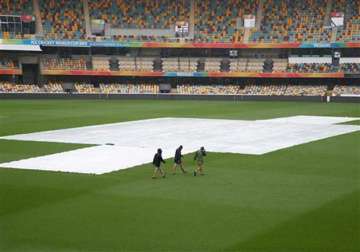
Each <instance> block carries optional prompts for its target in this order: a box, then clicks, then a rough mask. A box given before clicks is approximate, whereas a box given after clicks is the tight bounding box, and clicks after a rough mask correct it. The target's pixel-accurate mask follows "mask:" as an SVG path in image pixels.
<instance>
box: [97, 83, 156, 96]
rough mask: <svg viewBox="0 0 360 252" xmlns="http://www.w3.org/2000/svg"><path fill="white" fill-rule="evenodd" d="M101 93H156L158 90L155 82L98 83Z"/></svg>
mask: <svg viewBox="0 0 360 252" xmlns="http://www.w3.org/2000/svg"><path fill="white" fill-rule="evenodd" d="M100 92H101V93H103V94H157V93H159V92H160V89H159V85H157V84H100Z"/></svg>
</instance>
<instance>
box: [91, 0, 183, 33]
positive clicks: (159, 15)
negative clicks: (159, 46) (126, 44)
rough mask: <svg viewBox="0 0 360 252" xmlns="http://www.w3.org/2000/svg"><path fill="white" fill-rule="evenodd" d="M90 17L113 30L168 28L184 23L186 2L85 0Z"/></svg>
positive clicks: (167, 0)
mask: <svg viewBox="0 0 360 252" xmlns="http://www.w3.org/2000/svg"><path fill="white" fill-rule="evenodd" d="M88 2H89V9H90V17H91V18H92V19H102V20H104V21H105V22H106V23H107V24H110V25H111V26H113V27H121V28H133V29H134V28H135V29H144V28H147V29H170V28H173V27H174V25H175V23H176V21H185V20H186V21H188V20H189V12H190V0H178V1H169V0H160V1H148V0H100V1H99V0H88Z"/></svg>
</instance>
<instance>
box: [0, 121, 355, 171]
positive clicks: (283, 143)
mask: <svg viewBox="0 0 360 252" xmlns="http://www.w3.org/2000/svg"><path fill="white" fill-rule="evenodd" d="M357 119H359V118H349V117H317V116H294V117H284V118H275V119H270V120H257V121H238V120H216V119H196V118H159V119H150V120H143V121H133V122H124V123H117V124H107V125H96V126H88V127H80V128H72V129H62V130H55V131H45V132H37V133H30V134H21V135H14V136H5V137H1V138H0V139H8V140H21V141H42V142H61V143H77V144H91V145H96V146H95V147H88V148H83V149H79V150H74V151H69V152H63V153H58V154H52V155H47V156H42V157H35V158H29V159H24V160H18V161H13V162H9V163H2V164H0V167H8V168H20V169H33V170H37V169H40V170H50V171H63V172H76V173H92V174H103V173H108V172H112V171H116V170H121V169H126V168H131V167H134V166H139V165H142V164H146V163H150V162H151V161H152V157H153V154H154V153H155V149H156V147H161V148H162V149H163V151H164V153H163V156H164V157H165V158H171V157H172V156H173V152H174V150H175V149H176V148H177V147H178V146H179V145H180V144H182V145H184V150H183V153H184V154H187V153H191V152H194V151H196V150H197V149H198V148H199V147H200V146H206V149H207V150H208V151H211V152H217V153H239V154H256V155H261V154H265V153H268V152H272V151H276V150H280V149H283V148H288V147H291V146H294V145H299V144H304V143H308V142H311V141H316V140H320V139H324V138H327V137H332V136H337V135H341V134H346V133H351V132H356V131H359V130H360V126H353V125H337V124H338V123H344V122H348V121H354V120H357ZM148 129H151V134H149V130H148Z"/></svg>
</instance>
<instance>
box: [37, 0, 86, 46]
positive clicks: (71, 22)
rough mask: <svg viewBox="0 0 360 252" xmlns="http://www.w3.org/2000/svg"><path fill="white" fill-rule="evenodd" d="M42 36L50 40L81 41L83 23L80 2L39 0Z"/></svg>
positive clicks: (83, 29) (83, 30) (83, 34)
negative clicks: (42, 28)
mask: <svg viewBox="0 0 360 252" xmlns="http://www.w3.org/2000/svg"><path fill="white" fill-rule="evenodd" d="M39 4H40V11H41V19H42V22H43V27H44V33H45V34H44V35H45V37H46V38H51V39H83V38H84V37H85V23H84V22H85V21H84V12H83V4H82V1H71V0H39Z"/></svg>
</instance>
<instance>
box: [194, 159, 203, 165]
mask: <svg viewBox="0 0 360 252" xmlns="http://www.w3.org/2000/svg"><path fill="white" fill-rule="evenodd" d="M196 163H197V165H203V164H204V161H203V160H198V161H196Z"/></svg>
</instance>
